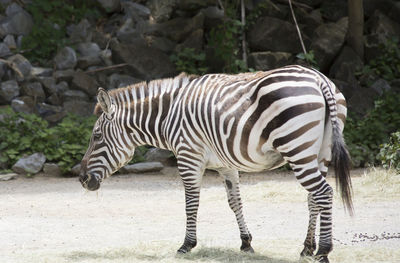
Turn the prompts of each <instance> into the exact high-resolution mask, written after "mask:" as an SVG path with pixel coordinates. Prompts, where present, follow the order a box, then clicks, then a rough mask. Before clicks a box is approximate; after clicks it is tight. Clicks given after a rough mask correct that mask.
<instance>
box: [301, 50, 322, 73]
mask: <svg viewBox="0 0 400 263" xmlns="http://www.w3.org/2000/svg"><path fill="white" fill-rule="evenodd" d="M296 57H297V58H298V59H301V60H303V61H304V62H306V64H308V65H309V66H311V67H313V68H315V69H317V70H318V69H319V66H318V63H317V61H316V60H315V55H314V51H313V50H310V51H309V52H308V53H306V54H305V53H299V54H297V56H296Z"/></svg>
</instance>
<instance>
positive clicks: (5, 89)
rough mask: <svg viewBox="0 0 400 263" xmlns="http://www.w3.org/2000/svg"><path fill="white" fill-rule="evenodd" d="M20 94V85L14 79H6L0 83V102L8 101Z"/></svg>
mask: <svg viewBox="0 0 400 263" xmlns="http://www.w3.org/2000/svg"><path fill="white" fill-rule="evenodd" d="M19 94H20V87H19V86H18V83H17V82H16V81H15V80H7V81H4V82H2V83H1V84H0V104H4V103H10V102H11V101H12V99H14V98H15V97H17V96H18V95H19Z"/></svg>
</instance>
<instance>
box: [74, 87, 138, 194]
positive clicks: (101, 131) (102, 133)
mask: <svg viewBox="0 0 400 263" xmlns="http://www.w3.org/2000/svg"><path fill="white" fill-rule="evenodd" d="M97 101H98V105H97V106H96V109H99V108H101V110H102V113H101V115H100V116H99V118H98V120H97V121H96V124H95V125H94V128H93V132H92V137H91V138H90V142H89V147H88V149H87V151H86V153H85V155H84V157H83V159H82V162H81V171H80V174H79V181H80V182H81V183H82V186H83V187H84V188H86V189H88V190H91V191H95V190H97V189H99V188H100V184H101V182H102V181H103V180H104V179H105V178H107V177H109V176H110V175H111V174H113V173H114V172H116V171H117V170H118V169H119V168H121V167H122V166H123V165H125V164H126V163H127V162H129V161H130V160H131V159H132V157H133V153H134V147H128V146H127V145H124V143H123V141H125V140H124V138H122V137H123V136H124V134H126V131H125V125H123V123H121V118H119V117H118V115H119V114H118V107H117V106H116V104H115V102H114V100H113V98H112V97H110V95H109V94H108V93H107V91H105V90H104V89H102V88H99V90H98V92H97Z"/></svg>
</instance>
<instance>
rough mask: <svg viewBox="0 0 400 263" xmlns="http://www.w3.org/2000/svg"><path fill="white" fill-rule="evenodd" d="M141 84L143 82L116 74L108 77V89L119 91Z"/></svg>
mask: <svg viewBox="0 0 400 263" xmlns="http://www.w3.org/2000/svg"><path fill="white" fill-rule="evenodd" d="M139 82H142V80H140V79H136V78H134V77H131V76H128V75H123V74H118V73H114V74H112V75H111V76H110V77H108V89H117V88H121V87H125V86H128V85H131V84H135V83H139Z"/></svg>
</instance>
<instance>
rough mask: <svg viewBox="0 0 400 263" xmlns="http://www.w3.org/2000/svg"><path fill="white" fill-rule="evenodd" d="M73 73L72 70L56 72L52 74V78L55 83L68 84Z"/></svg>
mask: <svg viewBox="0 0 400 263" xmlns="http://www.w3.org/2000/svg"><path fill="white" fill-rule="evenodd" d="M74 73H75V71H74V70H73V69H66V70H57V71H56V72H54V74H53V77H54V78H55V79H56V81H67V82H70V81H71V80H72V78H73V77H74Z"/></svg>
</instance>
